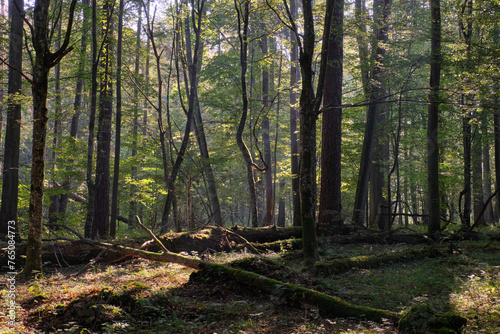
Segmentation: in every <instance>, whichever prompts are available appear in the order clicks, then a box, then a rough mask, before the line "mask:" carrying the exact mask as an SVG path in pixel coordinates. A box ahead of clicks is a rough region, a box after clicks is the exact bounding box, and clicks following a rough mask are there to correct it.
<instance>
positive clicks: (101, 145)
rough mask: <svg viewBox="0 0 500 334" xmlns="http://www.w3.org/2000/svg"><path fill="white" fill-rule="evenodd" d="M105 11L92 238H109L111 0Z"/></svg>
mask: <svg viewBox="0 0 500 334" xmlns="http://www.w3.org/2000/svg"><path fill="white" fill-rule="evenodd" d="M102 10H103V15H104V17H105V25H106V28H105V29H104V30H103V37H104V40H103V43H104V44H103V55H102V58H101V87H100V92H99V93H100V94H99V116H98V129H97V157H96V171H95V196H94V220H93V222H92V238H107V237H108V235H109V206H110V198H109V195H110V194H109V190H110V189H109V188H110V157H111V123H112V120H111V119H112V116H113V88H112V78H111V76H112V74H111V73H112V65H113V48H112V37H113V28H112V26H113V18H112V16H113V3H112V2H111V0H106V1H104V3H103V6H102Z"/></svg>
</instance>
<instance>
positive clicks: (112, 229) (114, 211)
mask: <svg viewBox="0 0 500 334" xmlns="http://www.w3.org/2000/svg"><path fill="white" fill-rule="evenodd" d="M119 6H120V7H119V13H118V43H117V48H116V124H115V127H116V130H115V164H114V169H113V189H112V196H111V220H110V222H109V236H110V237H111V238H114V237H115V235H116V217H117V216H118V210H119V208H118V185H119V181H120V151H121V132H122V40H123V9H124V4H123V0H120V5H119ZM136 141H137V140H136Z"/></svg>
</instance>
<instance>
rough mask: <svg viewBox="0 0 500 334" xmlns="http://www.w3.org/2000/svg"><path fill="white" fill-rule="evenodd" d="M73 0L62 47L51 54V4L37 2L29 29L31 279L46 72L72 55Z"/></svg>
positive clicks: (36, 249)
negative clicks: (31, 54) (31, 64)
mask: <svg viewBox="0 0 500 334" xmlns="http://www.w3.org/2000/svg"><path fill="white" fill-rule="evenodd" d="M75 6H76V0H72V2H71V6H70V9H69V17H68V24H67V27H68V28H67V30H66V34H65V37H64V41H63V43H62V45H61V47H60V48H59V49H58V50H56V51H55V52H51V51H50V44H51V43H50V40H49V36H51V34H49V7H50V0H36V1H35V8H34V11H33V24H32V25H30V29H31V32H32V43H33V48H34V49H35V54H36V56H35V63H34V67H33V80H32V82H31V92H32V96H33V148H32V159H33V161H32V164H31V187H30V206H29V222H28V240H27V242H26V265H25V268H24V274H25V275H26V276H28V277H29V276H32V275H33V274H34V273H35V271H39V272H41V270H42V256H41V250H42V224H43V194H44V181H45V147H46V138H47V121H48V109H47V95H48V81H49V72H50V69H51V68H52V67H54V66H55V65H56V64H57V63H58V62H59V61H61V59H62V58H63V57H64V56H65V55H66V54H67V53H68V52H70V51H71V47H69V42H70V36H71V28H72V26H73V15H74V11H75Z"/></svg>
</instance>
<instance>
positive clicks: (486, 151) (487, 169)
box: [481, 116, 494, 224]
mask: <svg viewBox="0 0 500 334" xmlns="http://www.w3.org/2000/svg"><path fill="white" fill-rule="evenodd" d="M487 119H488V118H487V117H484V116H483V117H482V121H481V133H482V135H483V138H484V142H483V147H482V154H483V184H484V198H483V200H486V199H488V198H489V197H490V196H491V194H492V193H493V191H492V188H491V163H490V147H491V146H490V139H489V138H490V137H489V134H488V132H489V131H488V121H487ZM484 219H485V221H486V224H491V223H493V221H494V216H493V205H492V204H491V202H490V203H489V204H488V208H487V209H486V211H485V212H484Z"/></svg>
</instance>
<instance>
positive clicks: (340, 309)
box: [87, 240, 398, 321]
mask: <svg viewBox="0 0 500 334" xmlns="http://www.w3.org/2000/svg"><path fill="white" fill-rule="evenodd" d="M87 242H89V243H90V244H93V245H94V246H97V247H100V248H103V249H108V250H111V251H114V252H118V253H121V254H126V255H130V256H134V257H140V258H144V259H147V260H151V261H157V262H169V263H177V264H180V265H183V266H187V267H190V268H193V269H196V270H202V271H207V272H209V273H210V274H211V275H214V276H215V275H216V276H220V277H228V278H231V279H234V280H236V281H238V282H240V283H243V284H246V285H249V286H252V287H254V288H256V289H258V290H260V291H263V292H266V293H268V294H271V295H273V296H276V297H279V298H284V299H287V300H290V301H293V302H299V303H304V304H308V305H312V306H315V307H317V308H318V309H319V310H320V312H322V313H323V314H324V315H327V316H331V317H355V318H359V319H366V320H372V321H382V319H390V320H392V321H397V320H398V314H397V313H394V312H391V311H386V310H379V309H374V308H371V307H367V306H359V305H352V304H349V303H347V302H345V301H343V300H341V299H340V298H337V297H332V296H329V295H327V294H324V293H321V292H318V291H315V290H310V289H306V288H304V287H302V286H298V285H294V284H289V283H283V282H280V281H278V280H274V279H270V278H267V277H265V276H262V275H259V274H256V273H252V272H248V271H245V270H240V269H236V268H231V267H228V266H224V265H220V264H214V263H210V262H207V261H202V260H198V259H195V258H191V257H186V256H182V255H179V254H175V253H172V252H164V253H153V252H149V251H144V250H139V249H134V248H130V247H125V246H120V245H112V244H108V243H101V242H96V241H91V240H88V241H87Z"/></svg>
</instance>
